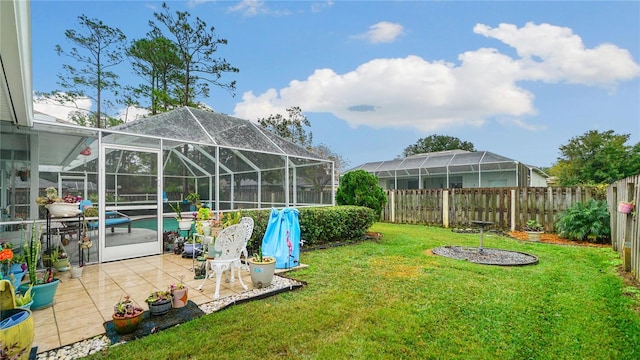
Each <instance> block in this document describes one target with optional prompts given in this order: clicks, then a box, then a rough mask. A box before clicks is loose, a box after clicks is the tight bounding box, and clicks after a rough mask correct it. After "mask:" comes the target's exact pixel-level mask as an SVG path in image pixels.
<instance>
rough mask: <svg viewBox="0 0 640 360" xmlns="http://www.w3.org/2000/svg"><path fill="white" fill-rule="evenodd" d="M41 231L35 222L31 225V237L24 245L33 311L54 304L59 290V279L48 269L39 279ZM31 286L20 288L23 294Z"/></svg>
mask: <svg viewBox="0 0 640 360" xmlns="http://www.w3.org/2000/svg"><path fill="white" fill-rule="evenodd" d="M40 234H41V230H40V228H38V227H37V226H36V223H35V221H34V222H33V224H32V225H31V236H30V237H29V240H28V241H27V242H26V243H25V244H24V247H23V251H24V254H25V257H26V260H27V269H28V270H29V284H31V285H32V286H33V290H32V292H33V294H32V296H33V304H32V305H31V309H32V310H39V309H43V308H45V307H48V306H51V305H52V304H53V299H54V297H55V294H56V290H57V289H58V284H59V283H60V280H59V279H56V278H54V277H53V271H52V270H51V269H47V270H46V271H45V272H44V276H43V277H42V278H41V279H38V273H37V267H38V260H39V259H40V250H41V249H42V244H41V243H40ZM29 284H22V285H20V287H19V288H18V289H19V290H20V292H21V293H23V294H24V293H25V292H26V291H27V290H28V288H29Z"/></svg>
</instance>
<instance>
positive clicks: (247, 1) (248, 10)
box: [227, 0, 290, 17]
mask: <svg viewBox="0 0 640 360" xmlns="http://www.w3.org/2000/svg"><path fill="white" fill-rule="evenodd" d="M227 11H229V12H230V13H232V12H239V13H242V15H244V16H250V17H251V16H258V15H275V16H281V15H289V14H290V12H289V11H287V10H272V9H270V8H269V7H268V6H267V5H266V3H265V2H264V1H262V0H242V1H241V2H240V3H238V4H237V5H235V6H229V7H228V8H227Z"/></svg>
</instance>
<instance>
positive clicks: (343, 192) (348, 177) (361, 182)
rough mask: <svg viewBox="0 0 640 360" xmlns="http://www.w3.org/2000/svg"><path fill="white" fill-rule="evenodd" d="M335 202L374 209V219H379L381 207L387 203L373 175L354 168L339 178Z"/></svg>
mask: <svg viewBox="0 0 640 360" xmlns="http://www.w3.org/2000/svg"><path fill="white" fill-rule="evenodd" d="M336 202H337V203H338V205H356V206H366V207H368V208H370V209H373V211H375V214H376V219H380V216H381V214H382V207H383V206H384V205H385V204H386V203H387V196H386V195H385V193H384V190H383V189H382V188H381V187H380V185H378V178H377V177H376V176H375V175H373V174H369V173H368V172H366V171H364V170H356V171H350V172H348V173H346V174H344V176H343V177H342V178H340V187H339V188H338V191H337V192H336Z"/></svg>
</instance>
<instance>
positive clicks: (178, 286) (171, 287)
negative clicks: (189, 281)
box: [169, 275, 184, 294]
mask: <svg viewBox="0 0 640 360" xmlns="http://www.w3.org/2000/svg"><path fill="white" fill-rule="evenodd" d="M183 280H184V275H180V282H178V283H176V284H171V285H169V292H170V293H172V294H173V290H178V289H184V284H183V283H182V281H183Z"/></svg>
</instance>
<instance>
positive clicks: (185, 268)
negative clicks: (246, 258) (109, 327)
mask: <svg viewBox="0 0 640 360" xmlns="http://www.w3.org/2000/svg"><path fill="white" fill-rule="evenodd" d="M192 269H193V260H192V259H190V258H187V259H185V258H182V257H181V256H180V255H175V254H169V253H167V254H162V255H155V256H147V257H141V258H136V259H130V260H120V261H114V262H108V263H102V264H92V265H87V266H85V268H84V270H83V274H82V276H81V277H80V278H77V279H72V278H71V276H70V273H69V272H68V271H65V272H60V273H56V275H55V276H56V277H57V278H59V279H60V280H61V282H60V284H59V286H58V290H57V293H56V296H55V301H54V304H53V306H50V307H48V308H45V309H41V310H35V311H33V318H34V323H35V340H34V343H33V346H37V347H38V349H37V352H38V353H42V352H45V351H48V350H51V349H55V348H58V347H61V346H65V345H69V344H73V343H76V342H78V341H81V340H85V339H89V338H92V337H94V336H97V335H100V334H104V333H105V328H104V325H103V324H104V323H105V322H106V321H109V320H111V314H112V313H113V306H114V304H115V303H116V302H118V301H119V300H120V298H121V297H122V296H124V295H125V294H129V295H130V296H131V298H132V299H133V300H134V301H135V302H136V303H138V305H139V306H141V307H143V308H145V309H147V306H146V304H145V303H144V300H145V299H146V298H147V296H148V295H149V293H151V292H152V291H156V290H165V289H167V287H168V286H169V285H170V284H175V283H177V282H179V281H180V276H182V275H184V280H183V284H184V285H185V286H187V287H188V288H189V300H191V301H193V302H194V303H196V304H198V305H201V304H204V303H207V302H210V301H212V300H213V293H214V292H215V278H214V280H213V281H211V280H210V281H207V282H206V284H205V286H204V287H203V289H202V291H200V292H199V291H198V290H197V289H196V288H197V287H198V286H199V285H200V284H201V283H202V280H201V279H200V280H196V279H194V272H193V271H192ZM241 273H242V276H243V278H242V279H243V281H244V283H245V285H247V287H248V288H249V290H251V289H252V288H253V286H252V284H251V278H250V276H249V273H248V271H246V270H242V271H241ZM243 291H244V290H243V288H242V286H241V285H240V282H239V281H237V280H236V281H235V282H233V283H226V282H223V283H222V284H221V286H220V297H221V298H223V297H226V296H231V295H235V294H240V293H242V292H243Z"/></svg>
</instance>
